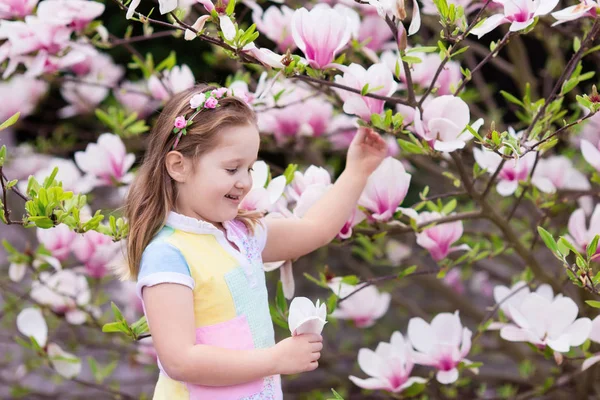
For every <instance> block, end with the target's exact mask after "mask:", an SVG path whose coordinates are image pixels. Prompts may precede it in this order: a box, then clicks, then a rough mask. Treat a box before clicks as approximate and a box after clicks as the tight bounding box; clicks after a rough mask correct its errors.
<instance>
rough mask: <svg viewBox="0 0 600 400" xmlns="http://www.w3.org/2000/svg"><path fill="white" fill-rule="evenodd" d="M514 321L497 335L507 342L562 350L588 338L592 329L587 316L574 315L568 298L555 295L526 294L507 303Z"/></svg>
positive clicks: (575, 306)
mask: <svg viewBox="0 0 600 400" xmlns="http://www.w3.org/2000/svg"><path fill="white" fill-rule="evenodd" d="M508 307H509V310H510V315H511V318H512V320H513V321H514V323H515V324H508V325H507V326H505V327H503V328H502V330H501V331H500V336H501V337H502V338H503V339H505V340H508V341H511V342H529V343H532V344H534V345H536V346H538V347H541V348H544V347H545V346H546V345H548V346H550V348H551V349H553V350H555V351H557V352H560V353H565V352H568V351H569V349H570V348H571V347H576V346H579V345H581V344H583V342H585V340H586V339H587V338H588V336H589V334H590V331H591V329H592V321H591V320H590V319H589V318H579V319H577V320H576V318H577V314H578V312H579V308H578V307H577V304H575V302H574V301H573V300H571V299H570V298H568V297H563V296H557V297H555V298H554V299H553V300H551V299H548V298H546V297H544V296H540V295H539V294H537V293H529V294H528V295H527V296H526V297H525V299H523V301H522V302H521V304H520V306H518V307H513V306H512V305H509V306H508Z"/></svg>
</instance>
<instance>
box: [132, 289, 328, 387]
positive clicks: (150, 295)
mask: <svg viewBox="0 0 600 400" xmlns="http://www.w3.org/2000/svg"><path fill="white" fill-rule="evenodd" d="M143 299H144V307H145V309H146V316H147V318H148V324H149V326H150V333H151V335H152V342H153V344H154V347H155V348H156V352H157V354H158V357H159V359H160V362H161V364H162V366H163V368H164V369H165V372H166V373H167V375H169V377H171V378H172V379H174V380H177V381H181V382H187V383H192V384H196V385H205V386H228V385H236V384H241V383H246V382H251V381H254V380H257V379H260V378H263V377H266V376H270V375H275V374H289V373H298V372H304V371H310V370H314V369H315V368H317V365H318V363H317V361H316V360H318V358H319V356H320V350H321V348H322V343H321V341H322V338H321V337H320V336H318V335H301V336H296V337H292V338H288V339H285V340H284V341H281V342H279V343H278V344H277V345H276V346H274V347H271V348H268V349H252V350H230V349H224V348H219V347H214V346H208V345H202V344H196V329H195V326H194V306H193V294H192V290H191V289H190V288H188V287H186V286H183V285H179V284H173V283H162V284H158V285H155V286H150V287H145V288H144V290H143Z"/></svg>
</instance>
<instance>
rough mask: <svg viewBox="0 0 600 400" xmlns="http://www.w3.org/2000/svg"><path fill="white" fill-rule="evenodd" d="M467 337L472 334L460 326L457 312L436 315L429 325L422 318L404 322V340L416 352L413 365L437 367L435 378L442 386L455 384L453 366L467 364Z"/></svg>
mask: <svg viewBox="0 0 600 400" xmlns="http://www.w3.org/2000/svg"><path fill="white" fill-rule="evenodd" d="M471 336H472V332H471V331H470V330H469V329H468V328H467V327H463V326H462V324H461V322H460V317H459V316H458V311H456V312H455V313H454V314H451V313H441V314H438V315H436V316H435V317H434V318H433V320H432V321H431V324H428V323H427V322H425V321H424V320H423V319H422V318H411V320H410V321H409V322H408V338H409V339H410V341H411V343H412V345H413V346H414V348H415V349H416V350H417V351H416V352H415V353H414V356H413V359H414V362H415V364H421V365H428V366H432V367H435V368H437V369H438V372H437V374H436V379H437V381H438V382H439V383H442V384H445V385H447V384H450V383H453V382H456V380H457V379H458V369H457V368H456V367H457V366H458V364H459V363H460V362H461V361H462V362H464V363H465V364H467V365H468V364H470V363H471V362H470V361H469V360H467V359H466V358H465V357H466V356H467V354H469V351H470V350H471Z"/></svg>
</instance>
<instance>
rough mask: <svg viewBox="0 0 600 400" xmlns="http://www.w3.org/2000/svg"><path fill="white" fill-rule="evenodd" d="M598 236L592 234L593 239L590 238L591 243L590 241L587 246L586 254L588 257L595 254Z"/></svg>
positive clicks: (599, 236)
mask: <svg viewBox="0 0 600 400" xmlns="http://www.w3.org/2000/svg"><path fill="white" fill-rule="evenodd" d="M599 238H600V235H596V236H594V239H592V243H590V244H589V245H588V247H587V256H588V259H590V258H592V257H593V256H594V254H596V250H597V249H598V239H599Z"/></svg>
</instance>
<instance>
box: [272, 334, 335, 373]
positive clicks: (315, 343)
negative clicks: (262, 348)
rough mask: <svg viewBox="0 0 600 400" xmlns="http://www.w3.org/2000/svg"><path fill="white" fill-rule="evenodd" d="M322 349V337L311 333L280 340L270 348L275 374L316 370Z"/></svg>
mask: <svg viewBox="0 0 600 400" xmlns="http://www.w3.org/2000/svg"><path fill="white" fill-rule="evenodd" d="M322 348H323V337H322V336H321V335H315V334H312V333H311V334H304V335H298V336H292V337H289V338H287V339H284V340H282V341H281V342H279V343H277V344H276V345H275V347H272V349H273V353H274V354H273V356H274V360H275V364H276V371H277V373H278V374H297V373H300V372H306V371H313V370H315V369H317V367H318V366H319V363H318V361H317V360H318V359H319V358H320V357H321V349H322Z"/></svg>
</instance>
